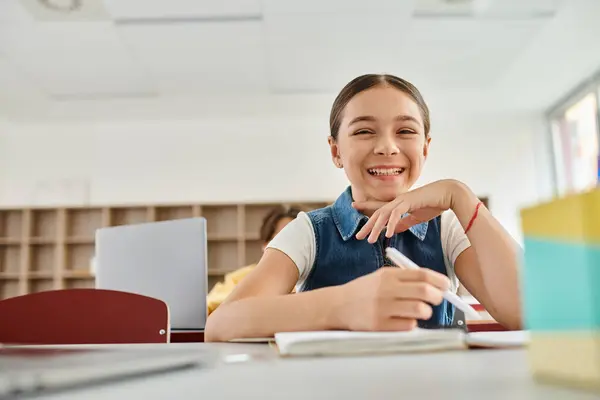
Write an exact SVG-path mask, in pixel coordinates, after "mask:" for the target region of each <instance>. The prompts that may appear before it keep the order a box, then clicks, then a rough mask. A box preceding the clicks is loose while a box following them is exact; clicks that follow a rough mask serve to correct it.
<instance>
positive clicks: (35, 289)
mask: <svg viewBox="0 0 600 400" xmlns="http://www.w3.org/2000/svg"><path fill="white" fill-rule="evenodd" d="M47 290H54V282H53V281H52V279H35V280H32V281H31V282H29V292H30V293H39V292H45V291H47Z"/></svg>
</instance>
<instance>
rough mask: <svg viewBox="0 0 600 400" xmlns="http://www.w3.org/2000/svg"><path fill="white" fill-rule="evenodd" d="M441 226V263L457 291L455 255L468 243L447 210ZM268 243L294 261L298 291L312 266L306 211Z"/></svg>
mask: <svg viewBox="0 0 600 400" xmlns="http://www.w3.org/2000/svg"><path fill="white" fill-rule="evenodd" d="M440 229H441V232H440V235H441V240H442V250H443V253H444V264H445V265H446V272H447V276H448V278H449V279H450V282H451V290H452V292H454V293H456V290H457V289H458V278H457V277H456V274H455V273H454V263H455V262H456V259H457V258H458V256H459V255H460V254H461V253H462V252H463V251H464V250H465V249H467V248H469V247H470V246H471V243H470V242H469V239H468V238H467V235H466V234H465V232H464V229H463V227H462V226H461V225H460V222H459V221H458V218H456V215H454V213H453V212H452V211H450V210H448V211H444V212H443V213H442V218H441V227H440ZM365 240H366V239H365ZM269 247H270V248H274V249H278V250H280V251H282V252H283V253H285V254H286V255H287V256H288V257H290V258H291V259H292V261H293V262H294V263H295V264H296V267H297V268H298V277H299V278H298V282H297V283H296V291H299V290H300V288H302V286H303V285H304V282H305V281H306V278H307V277H308V276H309V274H310V271H311V270H312V268H313V266H314V263H315V254H316V247H317V245H316V239H315V231H314V230H313V226H312V222H311V220H310V218H309V217H308V214H306V213H305V212H300V213H299V214H298V216H297V217H296V219H294V220H293V221H291V222H290V223H289V224H287V225H286V226H285V227H284V228H283V229H282V230H281V231H280V232H279V233H278V234H277V236H275V237H274V238H273V239H272V240H271V242H270V243H269V244H268V245H267V248H269Z"/></svg>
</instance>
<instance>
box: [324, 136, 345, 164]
mask: <svg viewBox="0 0 600 400" xmlns="http://www.w3.org/2000/svg"><path fill="white" fill-rule="evenodd" d="M327 141H328V142H329V149H330V150H331V159H332V160H333V164H334V165H335V166H336V167H338V168H342V166H343V165H342V159H341V158H340V148H339V146H338V144H337V142H336V141H335V139H334V138H333V137H332V136H329V138H327Z"/></svg>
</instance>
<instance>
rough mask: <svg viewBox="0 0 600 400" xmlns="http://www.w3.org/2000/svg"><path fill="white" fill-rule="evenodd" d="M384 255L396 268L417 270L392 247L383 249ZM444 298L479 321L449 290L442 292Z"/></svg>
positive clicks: (413, 264) (479, 317)
mask: <svg viewBox="0 0 600 400" xmlns="http://www.w3.org/2000/svg"><path fill="white" fill-rule="evenodd" d="M385 254H386V255H387V257H388V258H389V259H390V260H392V261H393V262H394V264H396V265H397V266H399V267H401V268H409V269H419V268H421V267H419V266H418V265H417V264H415V263H414V262H413V261H412V260H411V259H409V258H408V257H406V256H405V255H404V254H402V253H400V252H399V251H398V250H397V249H395V248H393V247H388V248H386V249H385ZM444 298H445V299H446V300H448V301H449V302H450V303H452V304H454V305H455V306H456V307H457V308H458V309H460V310H462V311H463V312H464V313H465V316H469V318H471V319H481V316H480V315H479V313H478V312H477V311H475V309H474V308H473V307H471V306H470V305H469V304H467V303H466V302H465V301H464V300H463V299H461V298H460V297H458V296H457V295H456V294H454V293H452V292H451V291H449V290H446V291H445V292H444Z"/></svg>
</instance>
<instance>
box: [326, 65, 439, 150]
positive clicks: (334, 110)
mask: <svg viewBox="0 0 600 400" xmlns="http://www.w3.org/2000/svg"><path fill="white" fill-rule="evenodd" d="M376 86H392V87H394V88H396V89H398V90H400V91H402V92H404V93H406V94H407V95H408V96H410V97H411V98H412V99H413V100H414V101H415V103H417V106H418V107H419V109H420V111H421V117H422V118H423V125H424V127H425V136H428V135H429V129H430V128H431V126H430V121H429V108H428V107H427V104H426V103H425V100H424V99H423V96H421V93H420V92H419V90H418V89H417V88H416V87H415V86H414V85H413V84H412V83H410V82H408V81H406V80H404V79H402V78H398V77H397V76H394V75H388V74H366V75H361V76H359V77H356V78H354V79H353V80H351V81H350V82H348V84H347V85H346V86H344V88H343V89H342V90H341V91H340V93H339V94H338V95H337V97H336V98H335V101H334V102H333V106H332V107H331V114H330V116H329V129H330V131H331V136H332V137H333V138H334V139H337V137H338V132H339V130H340V124H341V122H342V116H343V112H344V109H345V108H346V104H348V102H349V101H350V100H352V98H353V97H354V96H356V95H357V94H359V93H360V92H363V91H365V90H367V89H370V88H373V87H376Z"/></svg>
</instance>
